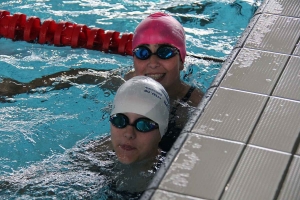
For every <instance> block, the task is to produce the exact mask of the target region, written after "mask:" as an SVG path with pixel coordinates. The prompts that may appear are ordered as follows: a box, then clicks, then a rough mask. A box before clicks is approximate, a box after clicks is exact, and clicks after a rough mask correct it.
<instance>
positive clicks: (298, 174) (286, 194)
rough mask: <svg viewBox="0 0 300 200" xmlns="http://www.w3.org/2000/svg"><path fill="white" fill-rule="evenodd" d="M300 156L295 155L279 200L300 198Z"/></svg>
mask: <svg viewBox="0 0 300 200" xmlns="http://www.w3.org/2000/svg"><path fill="white" fill-rule="evenodd" d="M299 169H300V157H299V156H294V157H293V161H292V163H291V166H290V168H289V171H288V175H287V177H286V179H285V181H284V183H283V187H282V189H281V191H280V194H279V197H278V199H279V200H286V199H300V170H299Z"/></svg>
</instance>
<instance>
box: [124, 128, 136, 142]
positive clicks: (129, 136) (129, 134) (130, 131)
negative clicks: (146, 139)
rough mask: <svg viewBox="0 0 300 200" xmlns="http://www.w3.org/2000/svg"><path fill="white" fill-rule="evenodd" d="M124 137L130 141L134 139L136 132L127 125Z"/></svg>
mask: <svg viewBox="0 0 300 200" xmlns="http://www.w3.org/2000/svg"><path fill="white" fill-rule="evenodd" d="M124 137H126V138H127V139H131V140H132V139H135V138H136V132H135V129H134V127H133V126H132V125H129V124H128V125H127V126H126V127H125V132H124Z"/></svg>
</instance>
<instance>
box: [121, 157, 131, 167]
mask: <svg viewBox="0 0 300 200" xmlns="http://www.w3.org/2000/svg"><path fill="white" fill-rule="evenodd" d="M118 160H119V162H120V163H122V164H125V165H129V164H131V163H134V162H135V160H133V159H130V158H127V157H118Z"/></svg>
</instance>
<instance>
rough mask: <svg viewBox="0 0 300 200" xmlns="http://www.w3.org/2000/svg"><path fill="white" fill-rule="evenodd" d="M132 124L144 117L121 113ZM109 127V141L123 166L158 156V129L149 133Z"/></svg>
mask: <svg viewBox="0 0 300 200" xmlns="http://www.w3.org/2000/svg"><path fill="white" fill-rule="evenodd" d="M123 114H125V115H126V116H127V117H128V119H129V123H130V124H132V123H133V122H134V121H135V120H137V119H138V118H141V117H144V116H142V115H138V114H135V113H123ZM110 127H111V141H112V145H113V148H114V150H115V152H116V155H117V157H118V160H119V161H120V162H121V163H123V164H130V163H133V162H136V161H141V160H144V159H149V158H154V157H155V156H157V155H158V152H159V150H158V143H159V142H160V139H161V136H160V133H159V129H154V130H152V131H150V132H145V133H143V132H139V131H138V130H136V128H135V127H133V126H130V125H127V126H126V127H125V128H117V127H115V126H113V125H112V124H111V125H110Z"/></svg>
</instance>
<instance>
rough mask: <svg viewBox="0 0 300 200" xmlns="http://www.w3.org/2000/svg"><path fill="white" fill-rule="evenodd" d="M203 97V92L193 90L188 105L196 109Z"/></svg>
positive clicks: (196, 89)
mask: <svg viewBox="0 0 300 200" xmlns="http://www.w3.org/2000/svg"><path fill="white" fill-rule="evenodd" d="M203 96H204V94H203V92H202V91H201V90H200V89H198V88H195V89H194V91H193V92H192V93H191V96H190V98H189V100H188V103H189V104H190V105H191V106H194V107H196V106H198V104H199V103H200V102H201V100H202V98H203Z"/></svg>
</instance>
